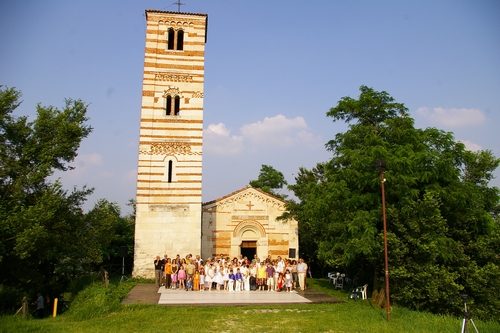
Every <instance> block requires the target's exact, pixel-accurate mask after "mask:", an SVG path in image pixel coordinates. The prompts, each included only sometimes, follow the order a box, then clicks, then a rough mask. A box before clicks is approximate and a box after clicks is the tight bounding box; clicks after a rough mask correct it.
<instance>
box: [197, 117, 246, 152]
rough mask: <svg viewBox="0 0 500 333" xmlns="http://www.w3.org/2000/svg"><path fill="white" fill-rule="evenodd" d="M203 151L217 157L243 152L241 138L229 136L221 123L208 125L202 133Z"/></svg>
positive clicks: (228, 132)
mask: <svg viewBox="0 0 500 333" xmlns="http://www.w3.org/2000/svg"><path fill="white" fill-rule="evenodd" d="M203 141H204V142H203V149H204V150H206V151H207V152H209V153H215V154H219V155H235V154H238V153H240V152H242V151H243V137H242V136H236V135H233V136H231V135H230V131H229V130H228V129H227V128H226V125H224V124H223V123H218V124H210V125H208V128H207V129H205V130H204V131H203Z"/></svg>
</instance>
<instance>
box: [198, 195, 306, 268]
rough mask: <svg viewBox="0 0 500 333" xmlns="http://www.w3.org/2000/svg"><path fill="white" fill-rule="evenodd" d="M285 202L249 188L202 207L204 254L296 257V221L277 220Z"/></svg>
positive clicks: (297, 241)
mask: <svg viewBox="0 0 500 333" xmlns="http://www.w3.org/2000/svg"><path fill="white" fill-rule="evenodd" d="M284 211H285V201H283V200H281V199H279V198H276V197H274V196H272V195H270V194H269V193H266V192H264V191H261V190H260V189H256V188H253V187H251V186H247V187H245V188H243V189H241V190H239V191H236V192H234V193H231V194H229V195H227V196H225V197H223V198H220V199H217V200H214V201H210V202H207V203H204V204H203V220H202V253H203V254H206V255H208V256H211V257H213V256H220V255H222V256H224V257H230V258H234V257H238V256H239V255H240V254H241V255H243V256H246V257H247V258H248V259H250V260H252V259H253V258H254V255H257V256H258V257H259V258H261V259H265V258H267V257H268V256H271V258H276V257H278V256H281V257H282V258H293V259H295V258H296V256H297V253H298V252H297V251H298V246H299V237H298V225H297V222H296V221H286V222H283V221H277V220H276V219H277V217H279V216H280V215H281V214H283V212H284Z"/></svg>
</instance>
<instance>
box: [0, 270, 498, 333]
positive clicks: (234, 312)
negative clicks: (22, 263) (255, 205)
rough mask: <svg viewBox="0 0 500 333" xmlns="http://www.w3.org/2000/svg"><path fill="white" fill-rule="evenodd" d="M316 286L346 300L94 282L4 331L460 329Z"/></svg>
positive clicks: (494, 328)
mask: <svg viewBox="0 0 500 333" xmlns="http://www.w3.org/2000/svg"><path fill="white" fill-rule="evenodd" d="M308 282H309V284H310V286H311V287H313V288H314V289H317V290H320V291H322V292H325V293H327V294H329V295H332V296H333V297H336V298H339V299H342V300H345V301H346V302H345V303H337V304H303V305H275V306H156V305H122V304H120V300H121V299H123V297H125V295H126V294H127V292H128V291H129V290H130V289H131V288H132V287H133V286H134V285H135V284H136V283H137V282H136V281H130V282H124V283H121V284H120V283H113V284H111V285H110V286H109V287H108V289H105V288H104V287H103V286H102V285H101V284H100V283H94V284H92V285H90V286H88V287H87V288H85V289H84V290H83V291H82V292H80V293H79V294H78V296H77V297H76V298H75V299H74V301H73V302H72V304H71V307H70V310H69V311H67V312H66V313H64V314H62V315H60V316H57V317H56V318H46V319H43V320H37V319H23V318H22V317H21V316H19V315H18V316H16V317H13V316H3V317H0V332H65V333H71V332H120V333H123V332H200V333H201V332H245V333H246V332H259V333H262V332H287V333H289V332H389V333H390V332H394V333H396V332H398V333H400V332H460V327H461V319H460V318H453V317H448V316H438V315H432V314H429V313H423V312H416V311H409V310H406V309H403V308H398V307H392V310H391V322H390V323H388V322H387V321H386V312H385V310H383V309H379V308H377V307H375V306H373V305H372V304H371V302H370V301H369V300H364V301H357V302H354V301H347V293H345V292H340V291H335V290H333V286H332V285H329V284H328V282H327V281H326V280H324V279H314V280H313V279H310V280H308ZM475 322H476V325H477V327H478V329H479V331H480V332H481V333H488V332H500V324H499V323H495V322H481V321H478V320H477V321H475Z"/></svg>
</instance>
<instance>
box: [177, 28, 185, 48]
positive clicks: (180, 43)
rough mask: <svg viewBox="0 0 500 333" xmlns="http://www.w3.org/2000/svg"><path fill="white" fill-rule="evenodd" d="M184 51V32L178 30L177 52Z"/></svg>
mask: <svg viewBox="0 0 500 333" xmlns="http://www.w3.org/2000/svg"><path fill="white" fill-rule="evenodd" d="M183 49H184V31H183V30H179V31H177V50H183Z"/></svg>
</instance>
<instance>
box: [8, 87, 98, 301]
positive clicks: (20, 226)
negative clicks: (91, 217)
mask: <svg viewBox="0 0 500 333" xmlns="http://www.w3.org/2000/svg"><path fill="white" fill-rule="evenodd" d="M20 97H21V93H20V92H19V91H17V90H15V89H14V88H2V87H0V198H1V201H0V240H1V241H0V244H1V245H0V271H2V274H1V275H0V276H1V277H0V283H1V284H2V285H6V286H11V287H15V288H18V289H20V290H28V291H29V289H30V288H33V289H39V290H40V291H43V292H44V293H45V292H47V293H50V294H52V295H58V294H60V293H62V291H64V290H65V287H66V286H67V285H68V283H69V282H70V281H71V279H72V278H73V277H74V276H75V275H77V274H80V273H81V272H82V270H83V269H84V268H85V267H89V266H90V265H92V263H95V262H99V261H100V260H102V257H101V256H100V253H99V252H98V251H96V250H95V246H93V243H92V242H91V241H89V240H92V237H93V235H92V232H91V228H88V224H87V221H86V218H85V215H84V213H83V211H82V208H81V207H82V204H83V202H84V201H85V200H86V197H87V196H88V195H89V194H90V193H91V192H92V189H87V188H83V189H80V190H78V189H76V188H75V189H73V191H71V192H68V191H65V190H63V189H62V185H61V184H60V182H59V181H58V180H56V181H53V182H51V181H49V179H48V177H49V176H51V175H52V174H53V173H54V171H55V170H62V171H65V170H69V169H71V168H72V167H71V166H70V164H69V163H71V162H72V161H73V160H74V159H75V157H76V156H77V150H78V148H79V146H80V143H81V141H82V140H83V139H84V138H86V137H87V136H88V135H89V134H90V133H91V131H92V127H90V126H89V125H87V121H88V118H87V117H86V112H87V105H86V104H85V103H83V102H82V101H81V100H71V99H67V100H65V106H64V108H63V109H62V110H59V109H56V108H54V107H52V106H50V107H42V106H41V105H40V104H38V106H37V116H36V118H35V119H34V120H33V121H28V118H27V117H25V116H21V117H17V116H14V115H13V111H14V110H15V109H16V108H17V107H18V106H19V105H20V103H21V102H20V101H19V99H20ZM42 289H43V290H42ZM31 291H32V292H33V290H31Z"/></svg>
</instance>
